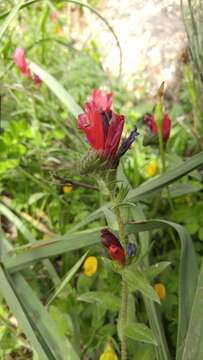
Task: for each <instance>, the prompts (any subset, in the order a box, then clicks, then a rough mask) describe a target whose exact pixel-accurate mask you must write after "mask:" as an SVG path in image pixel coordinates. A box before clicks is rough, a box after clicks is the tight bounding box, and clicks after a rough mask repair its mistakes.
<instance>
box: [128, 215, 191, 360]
mask: <svg viewBox="0 0 203 360" xmlns="http://www.w3.org/2000/svg"><path fill="white" fill-rule="evenodd" d="M165 226H172V227H173V228H174V229H175V230H176V231H177V233H178V235H179V238H180V241H181V258H180V275H179V294H180V295H179V322H178V338H177V349H179V354H181V349H182V347H183V343H184V339H185V336H186V333H187V330H188V324H189V319H190V314H191V309H192V304H193V300H194V296H195V291H196V286H197V278H198V269H197V259H196V255H195V251H194V247H193V244H192V240H191V237H190V235H189V234H188V232H187V231H186V229H185V228H184V227H183V226H181V225H179V224H176V223H174V222H171V221H166V220H159V219H157V220H150V221H142V222H137V223H134V224H128V225H127V226H126V228H127V231H128V232H140V231H147V230H152V229H155V228H159V227H165ZM179 359H180V356H179V355H178V357H177V360H179Z"/></svg>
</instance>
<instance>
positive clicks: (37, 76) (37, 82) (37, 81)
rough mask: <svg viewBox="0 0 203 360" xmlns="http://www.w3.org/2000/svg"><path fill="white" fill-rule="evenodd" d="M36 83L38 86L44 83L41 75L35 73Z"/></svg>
mask: <svg viewBox="0 0 203 360" xmlns="http://www.w3.org/2000/svg"><path fill="white" fill-rule="evenodd" d="M34 83H35V85H36V87H40V86H41V83H42V79H41V78H40V77H39V75H37V74H35V76H34Z"/></svg>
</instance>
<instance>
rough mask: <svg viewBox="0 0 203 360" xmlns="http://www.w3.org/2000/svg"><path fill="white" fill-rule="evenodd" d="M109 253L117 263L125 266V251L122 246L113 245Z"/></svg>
mask: <svg viewBox="0 0 203 360" xmlns="http://www.w3.org/2000/svg"><path fill="white" fill-rule="evenodd" d="M108 252H109V255H110V257H111V258H112V259H113V260H115V261H117V262H118V263H120V264H124V263H125V252H124V249H123V248H122V247H120V246H116V245H111V246H110V247H109V248H108Z"/></svg>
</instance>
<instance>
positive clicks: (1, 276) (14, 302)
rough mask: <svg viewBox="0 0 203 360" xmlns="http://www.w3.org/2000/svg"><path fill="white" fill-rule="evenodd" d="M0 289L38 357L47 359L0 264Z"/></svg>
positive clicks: (43, 359)
mask: <svg viewBox="0 0 203 360" xmlns="http://www.w3.org/2000/svg"><path fill="white" fill-rule="evenodd" d="M0 289H1V294H2V295H3V297H4V298H5V300H6V302H7V304H8V306H9V307H10V309H11V311H12V313H13V314H14V316H15V317H16V318H17V319H18V322H19V325H20V326H21V327H22V329H23V330H24V332H25V334H26V336H27V338H28V340H29V341H30V342H31V343H32V346H33V347H34V349H35V350H36V352H37V353H38V355H39V358H40V359H42V360H49V358H48V356H47V354H46V352H45V351H44V349H43V347H42V345H41V344H40V341H39V339H38V337H37V334H36V333H35V331H34V329H33V327H32V324H31V323H30V322H29V319H28V318H27V316H26V313H25V310H24V308H23V305H22V303H21V301H20V299H19V298H18V296H17V295H16V293H15V291H14V289H13V286H12V284H11V283H10V281H9V280H8V279H7V276H6V273H5V272H4V270H3V268H2V267H1V266H0Z"/></svg>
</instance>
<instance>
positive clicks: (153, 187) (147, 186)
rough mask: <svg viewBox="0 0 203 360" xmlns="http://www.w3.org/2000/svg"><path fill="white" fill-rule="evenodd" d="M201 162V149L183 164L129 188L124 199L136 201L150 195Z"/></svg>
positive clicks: (202, 162)
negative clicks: (134, 187)
mask: <svg viewBox="0 0 203 360" xmlns="http://www.w3.org/2000/svg"><path fill="white" fill-rule="evenodd" d="M202 164H203V151H201V152H200V153H199V154H196V155H194V156H192V157H191V158H190V159H189V160H186V161H185V162H184V163H183V164H178V165H177V166H175V167H174V168H173V169H171V170H169V171H167V172H166V173H165V174H164V175H162V176H160V177H158V178H157V179H154V180H150V181H147V182H145V183H144V184H142V185H140V186H139V187H138V188H136V189H134V190H130V191H129V193H128V195H127V197H126V200H130V201H132V200H133V201H138V200H140V199H142V198H143V197H144V196H147V195H150V194H152V193H154V192H156V191H160V190H161V189H162V188H163V187H165V186H167V185H169V184H171V183H172V182H174V181H176V180H178V179H179V178H181V177H183V176H184V175H187V174H188V173H189V172H191V171H192V170H194V169H196V168H197V167H199V166H200V165H202Z"/></svg>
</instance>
